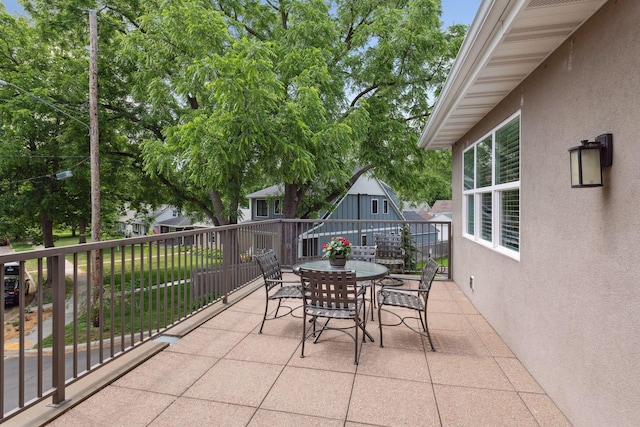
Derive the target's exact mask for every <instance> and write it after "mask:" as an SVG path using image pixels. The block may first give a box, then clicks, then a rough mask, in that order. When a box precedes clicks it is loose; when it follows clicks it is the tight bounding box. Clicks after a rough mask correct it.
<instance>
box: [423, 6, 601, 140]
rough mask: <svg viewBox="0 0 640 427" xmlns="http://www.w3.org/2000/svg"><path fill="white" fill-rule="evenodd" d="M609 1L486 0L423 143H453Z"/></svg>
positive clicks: (463, 46)
mask: <svg viewBox="0 0 640 427" xmlns="http://www.w3.org/2000/svg"><path fill="white" fill-rule="evenodd" d="M606 2H607V0H483V1H482V3H481V4H480V7H479V9H478V13H477V14H476V17H475V19H474V20H473V23H472V24H471V27H470V28H469V31H468V33H467V36H466V37H465V40H464V42H463V43H462V46H461V47H460V51H459V52H458V55H457V57H456V60H455V62H454V64H453V66H452V68H451V72H450V73H449V76H448V77H447V81H446V82H445V85H444V87H443V89H442V92H441V93H440V96H439V97H438V100H437V101H436V104H435V106H434V108H433V111H432V113H431V117H430V119H429V122H428V123H427V125H426V127H425V129H424V131H423V132H422V135H421V137H420V140H419V142H418V144H419V145H420V147H423V148H425V149H435V150H438V149H445V148H449V147H451V146H452V145H453V144H454V143H456V142H457V141H458V139H460V138H461V137H462V136H464V135H465V134H466V133H467V132H468V131H469V130H470V129H471V128H472V127H473V126H475V125H476V124H477V123H478V122H479V121H480V120H481V119H482V118H483V117H484V116H485V115H486V114H487V113H488V112H489V111H491V110H492V109H493V108H494V107H495V106H496V105H497V104H498V103H499V102H500V101H502V100H503V99H504V98H505V97H506V96H507V95H508V94H509V93H510V92H511V91H512V90H513V89H514V88H515V87H516V86H518V85H519V84H520V83H521V82H522V81H523V80H524V79H525V78H526V77H527V76H528V75H529V74H530V73H531V72H532V71H533V70H535V69H536V68H537V67H538V66H539V65H540V64H541V63H542V62H543V61H544V60H545V59H546V58H547V57H548V56H549V55H550V54H551V53H552V52H553V51H554V50H555V49H557V48H558V47H559V46H560V45H561V44H562V43H563V42H564V41H565V40H567V38H569V37H570V36H571V34H573V33H574V32H575V31H576V30H577V29H578V28H579V27H580V26H581V25H582V24H583V23H584V22H585V21H586V20H587V19H589V17H591V16H592V15H593V14H594V13H595V12H596V11H597V10H598V9H599V8H600V7H601V6H602V5H604V4H605V3H606Z"/></svg>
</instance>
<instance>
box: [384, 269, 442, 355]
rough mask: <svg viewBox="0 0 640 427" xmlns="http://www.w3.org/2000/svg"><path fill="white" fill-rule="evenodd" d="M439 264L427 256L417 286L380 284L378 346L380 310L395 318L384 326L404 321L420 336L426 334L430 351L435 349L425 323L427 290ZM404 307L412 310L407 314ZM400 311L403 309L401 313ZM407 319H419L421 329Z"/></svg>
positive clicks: (396, 324) (395, 324) (429, 288)
mask: <svg viewBox="0 0 640 427" xmlns="http://www.w3.org/2000/svg"><path fill="white" fill-rule="evenodd" d="M439 268H440V266H439V265H438V263H437V262H436V260H434V259H433V258H429V259H428V260H427V263H426V264H425V266H424V267H423V269H422V275H421V276H420V282H419V283H418V287H417V288H408V287H397V286H384V285H383V286H382V288H380V290H379V291H378V293H377V299H378V324H379V325H380V347H383V342H382V326H383V322H382V317H381V316H382V312H383V311H384V312H387V313H390V314H392V315H394V316H395V317H396V318H397V319H398V322H397V323H386V324H384V326H398V325H400V324H401V323H404V324H405V325H406V326H407V327H408V328H409V329H411V330H412V331H414V332H417V333H418V334H420V335H422V336H426V337H427V338H428V339H429V345H430V346H431V351H436V349H435V348H433V342H432V341H431V334H429V326H428V324H427V301H428V300H429V291H430V290H431V284H432V283H433V279H434V277H435V276H436V273H437V272H438V269H439ZM392 307H398V308H400V309H402V310H398V312H396V311H393V309H392ZM405 309H409V310H412V311H411V312H409V314H407V313H406V311H405ZM402 311H405V312H404V313H402ZM408 319H419V320H420V324H421V325H422V330H421V331H420V330H418V329H416V328H414V327H413V326H412V325H410V324H409V323H407V320H408Z"/></svg>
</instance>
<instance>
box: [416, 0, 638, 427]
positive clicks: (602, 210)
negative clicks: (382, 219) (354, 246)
mask: <svg viewBox="0 0 640 427" xmlns="http://www.w3.org/2000/svg"><path fill="white" fill-rule="evenodd" d="M639 22H640V1H635V0H610V1H606V0H500V1H496V0H483V1H482V3H481V5H480V8H479V10H478V14H477V16H476V18H475V20H474V21H473V24H472V26H471V28H470V29H469V32H468V34H467V37H466V39H465V41H464V43H463V45H462V47H461V49H460V51H459V53H458V57H457V59H456V61H455V62H454V64H453V67H452V70H451V73H450V75H449V77H448V79H447V81H446V83H445V86H444V87H443V89H442V91H441V94H440V97H439V98H438V100H437V102H436V104H435V107H434V109H433V111H432V114H431V117H430V120H429V122H428V124H427V126H426V128H425V129H424V132H423V134H422V136H421V139H420V145H421V146H422V147H424V148H426V149H451V150H452V152H453V156H452V157H453V165H452V172H453V180H452V186H453V187H452V189H453V198H452V199H453V224H452V225H453V230H454V233H453V258H454V263H453V270H452V275H453V279H454V280H455V281H456V282H457V283H458V285H459V286H460V288H461V289H462V291H463V292H464V293H465V294H466V295H467V297H468V298H469V299H470V300H471V301H472V303H473V304H474V305H475V307H476V308H477V309H478V311H480V313H481V314H482V315H483V316H484V317H485V318H486V319H487V320H488V321H489V323H490V324H491V326H492V327H493V328H494V329H495V330H496V331H497V332H498V334H499V335H500V336H501V337H502V339H503V340H504V341H505V343H506V344H507V345H508V346H509V348H510V349H511V350H512V351H513V352H514V353H515V355H516V356H517V357H518V359H519V360H520V361H521V362H522V363H523V364H524V366H525V367H526V368H527V370H528V371H529V372H530V373H531V374H532V375H533V376H534V377H535V379H536V380H537V382H538V384H539V385H540V386H541V387H542V388H543V389H544V390H545V391H546V393H547V394H548V395H549V396H550V397H551V398H552V399H553V401H554V402H555V403H556V404H557V405H558V407H559V408H560V409H561V410H562V411H563V413H564V414H565V415H566V416H567V418H568V419H569V420H570V421H571V422H572V423H573V424H574V425H576V426H614V425H615V426H632V425H640V404H639V401H638V396H640V350H639V349H640V326H639V325H640V285H639V284H638V277H640V262H639V260H640V257H639V256H638V253H639V252H640V220H639V219H638V218H639V216H638V212H640V195H639V193H638V178H639V176H640V175H639V174H638V161H637V160H638V158H640V154H639V153H638V144H637V140H638V136H639V135H640V120H639V119H638V118H639V117H640V72H638V70H639V68H640V38H639V37H638V36H639V32H638V28H639V27H638V23H639ZM605 133H611V134H612V135H613V143H614V145H615V150H614V156H613V164H612V166H611V167H606V168H604V171H603V175H604V186H602V187H595V188H578V189H576V188H572V187H571V182H570V178H571V173H570V166H569V153H568V151H567V150H568V149H569V148H571V147H574V146H578V145H580V142H581V141H582V140H585V139H588V140H589V141H593V140H594V139H595V138H596V137H597V136H598V135H601V134H605ZM471 276H473V277H474V282H473V283H474V287H473V289H471V288H470V286H469V283H470V277H471ZM493 354H494V355H496V353H493ZM516 387H517V388H518V389H519V390H520V388H519V387H518V386H516ZM529 390H530V391H531V392H532V393H535V387H531V388H529ZM518 399H522V400H523V401H524V402H525V404H528V402H533V401H534V400H535V399H536V395H535V394H530V393H519V396H518Z"/></svg>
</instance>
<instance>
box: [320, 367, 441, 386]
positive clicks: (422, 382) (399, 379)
mask: <svg viewBox="0 0 640 427" xmlns="http://www.w3.org/2000/svg"><path fill="white" fill-rule="evenodd" d="M323 370H326V369H323ZM355 375H358V376H361V377H369V378H384V379H390V380H397V381H406V382H408V383H415V384H422V385H424V384H433V381H431V371H429V379H428V380H425V381H419V380H414V379H410V378H401V377H389V376H383V375H375V374H359V373H358V371H357V370H356V373H355ZM355 375H354V381H355Z"/></svg>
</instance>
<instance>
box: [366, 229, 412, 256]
mask: <svg viewBox="0 0 640 427" xmlns="http://www.w3.org/2000/svg"><path fill="white" fill-rule="evenodd" d="M373 242H374V243H375V245H376V256H377V257H378V258H403V257H404V250H403V249H402V236H401V235H399V234H376V235H374V236H373Z"/></svg>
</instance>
